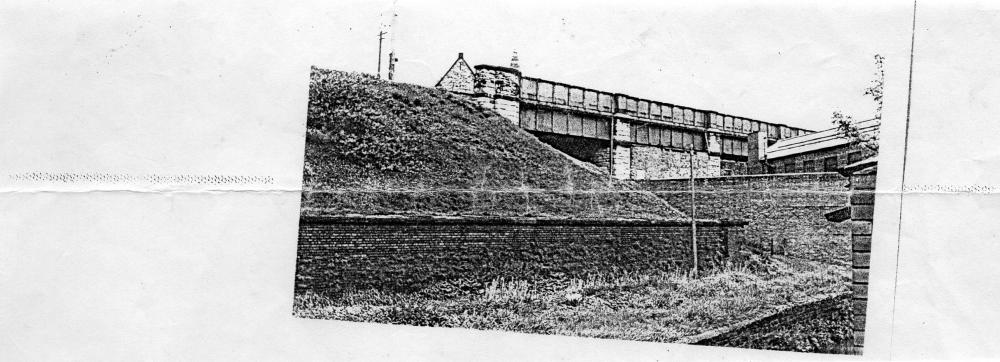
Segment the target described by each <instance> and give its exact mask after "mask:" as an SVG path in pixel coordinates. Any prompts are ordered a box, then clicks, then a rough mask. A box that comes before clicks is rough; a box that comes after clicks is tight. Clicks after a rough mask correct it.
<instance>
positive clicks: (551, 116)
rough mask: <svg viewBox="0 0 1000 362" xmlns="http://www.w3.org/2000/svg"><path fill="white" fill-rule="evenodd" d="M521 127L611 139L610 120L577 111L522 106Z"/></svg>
mask: <svg viewBox="0 0 1000 362" xmlns="http://www.w3.org/2000/svg"><path fill="white" fill-rule="evenodd" d="M520 125H521V128H524V129H526V130H530V131H541V132H552V133H559V134H568V135H571V136H583V137H592V138H599V139H605V140H606V139H610V136H609V135H610V133H611V132H610V130H609V128H608V120H607V119H601V118H594V117H588V116H586V115H580V114H577V113H569V112H559V111H551V110H547V109H534V108H527V107H523V108H521V120H520Z"/></svg>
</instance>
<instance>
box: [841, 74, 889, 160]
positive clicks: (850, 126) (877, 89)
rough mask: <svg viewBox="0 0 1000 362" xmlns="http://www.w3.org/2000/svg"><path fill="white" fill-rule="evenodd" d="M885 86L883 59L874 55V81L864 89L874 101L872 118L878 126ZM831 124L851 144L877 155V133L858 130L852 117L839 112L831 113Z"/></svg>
mask: <svg viewBox="0 0 1000 362" xmlns="http://www.w3.org/2000/svg"><path fill="white" fill-rule="evenodd" d="M884 85H885V57H883V56H882V55H880V54H875V79H872V81H871V84H869V85H868V87H867V88H865V95H867V96H871V97H872V100H874V101H875V117H874V118H872V119H874V120H875V121H876V122H878V123H879V124H881V123H882V89H883V86H884ZM832 122H833V124H834V125H835V126H837V129H838V130H840V133H841V134H843V135H844V136H845V137H847V138H848V139H849V140H851V143H852V144H860V145H861V146H863V147H865V148H867V149H869V150H871V151H872V152H875V153H876V154H878V140H879V131H878V130H875V131H874V132H868V133H864V132H861V130H860V129H858V125H857V123H858V122H857V121H855V120H854V117H852V116H849V115H845V114H843V113H842V112H840V111H833V116H832Z"/></svg>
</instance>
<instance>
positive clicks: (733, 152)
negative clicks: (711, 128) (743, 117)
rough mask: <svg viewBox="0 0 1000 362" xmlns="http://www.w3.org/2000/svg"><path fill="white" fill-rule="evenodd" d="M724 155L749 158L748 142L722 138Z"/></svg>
mask: <svg viewBox="0 0 1000 362" xmlns="http://www.w3.org/2000/svg"><path fill="white" fill-rule="evenodd" d="M719 141H720V142H721V143H722V145H721V146H722V154H723V155H730V156H743V157H746V156H747V153H748V152H747V147H748V145H747V140H745V139H737V138H730V137H721V138H720V140H719Z"/></svg>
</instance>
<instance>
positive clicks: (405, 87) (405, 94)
mask: <svg viewBox="0 0 1000 362" xmlns="http://www.w3.org/2000/svg"><path fill="white" fill-rule="evenodd" d="M306 126H307V127H306V152H305V170H304V174H303V188H304V192H303V199H302V213H303V215H348V214H361V215H388V214H393V215H400V214H401V215H420V216H510V217H555V218H609V217H611V218H642V219H677V218H683V217H684V216H683V214H682V213H681V212H679V211H677V210H676V209H674V208H673V207H671V206H670V205H669V204H668V203H667V202H665V201H664V200H662V199H661V198H658V197H656V196H655V195H653V194H652V193H650V192H647V191H639V190H635V189H634V188H633V187H632V186H631V185H630V184H629V183H622V182H609V180H608V179H609V178H608V176H607V174H602V173H599V172H596V173H595V172H594V171H592V170H588V169H587V168H585V167H581V165H579V164H577V163H575V162H573V161H572V160H570V159H568V158H566V157H564V156H563V155H562V154H560V153H559V152H556V151H555V150H554V149H552V148H551V147H549V146H547V145H546V144H544V143H542V142H540V141H539V140H538V139H537V138H535V137H534V136H532V135H531V134H529V133H527V132H525V131H523V130H521V129H520V128H518V127H517V126H515V125H514V124H512V123H511V122H510V121H509V120H507V119H505V118H503V117H500V116H499V115H497V114H496V113H494V112H492V111H489V110H486V109H483V108H482V107H480V106H479V105H478V104H476V103H474V102H472V101H470V100H467V99H464V98H462V97H460V96H456V95H453V94H451V93H448V92H445V91H441V90H436V89H428V88H424V87H420V86H415V85H409V84H402V83H390V82H385V81H381V80H377V79H373V78H371V77H367V76H363V75H360V74H354V73H343V72H336V71H328V70H322V69H316V68H314V69H313V73H312V78H311V82H310V87H309V109H308V117H307V122H306Z"/></svg>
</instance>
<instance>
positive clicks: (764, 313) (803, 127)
mask: <svg viewBox="0 0 1000 362" xmlns="http://www.w3.org/2000/svg"><path fill="white" fill-rule="evenodd" d="M440 10H441V9H436V8H424V7H419V6H416V5H413V4H411V5H409V6H402V5H399V4H396V3H393V4H391V5H390V6H389V7H388V8H386V9H384V10H383V11H382V12H381V13H380V14H379V16H378V17H374V18H373V19H372V24H378V26H377V27H372V28H371V29H372V30H371V33H372V34H371V35H372V39H370V42H369V43H371V45H375V44H376V41H377V44H378V51H377V53H376V54H377V56H375V57H370V58H374V59H369V60H373V61H376V62H377V65H376V64H372V65H373V66H372V67H370V68H369V69H364V70H352V69H349V70H345V69H333V68H327V67H324V66H322V65H316V66H314V67H312V68H311V71H310V78H309V104H308V113H307V118H306V142H305V158H304V169H303V186H302V187H303V192H302V203H301V219H300V223H299V238H298V256H297V259H296V260H297V266H296V275H295V283H296V284H295V302H294V307H293V308H294V309H293V314H294V315H295V316H298V317H302V318H316V319H334V320H342V321H352V322H366V323H388V324H407V325H416V326H431V327H450V328H468V329H482V330H499V331H510V332H520V333H533V334H554V335H565V336H579V337H594V338H606V339H619V340H633V341H650V342H666V343H684V344H697V345H708V346H727V347H740V348H754V349H773V350H783V351H797V352H817V353H836V354H861V352H862V350H863V345H864V340H865V338H864V329H865V328H864V327H865V324H864V323H865V307H866V304H867V298H868V292H867V290H868V286H867V284H868V274H869V270H868V267H869V259H870V243H871V229H872V214H873V208H874V206H873V204H874V197H873V194H874V189H875V177H876V174H877V173H876V171H877V169H878V151H879V138H880V124H881V122H882V115H881V113H882V105H883V100H882V98H883V84H884V82H885V72H886V69H885V56H886V55H884V53H885V52H890V51H891V52H895V51H896V50H897V49H898V47H885V48H879V47H880V46H885V43H882V42H881V41H884V40H885V39H886V38H891V37H887V36H885V35H880V36H875V37H874V38H875V39H874V40H869V41H868V42H867V43H863V45H859V44H857V43H847V42H845V41H844V40H842V39H837V38H836V37H831V38H832V39H822V40H823V41H822V42H821V41H820V40H816V39H812V38H810V37H811V36H816V35H817V34H823V33H826V32H837V31H847V30H848V27H849V25H846V24H841V25H840V26H833V27H830V25H831V24H809V22H810V20H809V18H810V17H809V15H810V14H808V13H805V14H797V13H795V12H794V11H792V10H790V9H784V8H778V7H775V8H768V7H762V8H759V9H755V11H752V12H750V13H748V14H742V13H737V12H726V11H723V12H720V13H715V14H709V13H698V12H685V11H668V10H667V9H665V8H657V7H656V6H652V5H649V8H648V10H649V12H650V13H648V14H640V13H639V12H638V10H639V9H632V11H630V10H628V9H623V10H622V11H620V12H605V13H604V14H603V15H602V16H603V18H597V17H596V16H597V13H596V12H595V11H594V10H593V9H586V8H583V7H579V8H578V7H575V6H572V5H570V6H567V7H565V8H563V7H558V8H552V9H546V8H544V7H540V8H538V9H524V8H521V9H511V8H507V7H505V6H502V5H499V4H494V5H490V6H471V5H467V6H459V5H456V6H453V7H451V8H450V9H449V10H450V11H449V12H448V13H440ZM546 10H551V11H546ZM491 12H492V14H488V13H491ZM489 15H495V16H489ZM792 15H795V16H799V18H793V16H792ZM899 15H900V19H904V20H905V15H906V14H899ZM435 17H450V18H454V19H456V20H468V19H471V18H477V17H478V18H479V19H481V20H482V22H478V23H475V24H474V23H473V22H471V21H455V22H451V23H444V22H440V23H438V25H435V24H433V22H435V21H436V20H437V19H435ZM778 18H782V19H785V20H784V21H786V22H787V23H789V27H787V28H782V27H781V26H773V27H769V28H765V30H763V31H760V32H754V31H750V30H747V29H745V27H747V26H750V27H752V25H753V24H754V23H755V22H766V21H769V20H773V19H778ZM626 23H630V24H631V25H619V24H626ZM444 24H446V25H444ZM737 24H739V25H737ZM689 25H697V26H689ZM505 28H506V29H510V31H509V33H504V32H503V31H501V29H505ZM786 29H788V30H787V31H789V32H793V33H794V32H801V33H796V34H783V35H784V37H779V38H770V36H772V35H774V34H769V33H772V32H773V33H777V34H780V33H781V32H782V31H783V30H786ZM536 32H537V33H536ZM809 32H815V34H813V33H809ZM461 33H466V34H465V35H464V36H462V35H457V34H461ZM365 35H366V36H367V35H369V34H367V33H366V34H365ZM529 35H535V36H534V37H529ZM890 35H895V34H890ZM489 36H493V37H496V38H497V39H486V38H480V37H489ZM754 37H759V38H754ZM749 39H753V42H754V46H749V47H740V46H736V45H737V43H739V42H742V41H747V40H749ZM804 39H810V40H809V41H810V42H816V44H808V43H804ZM425 42H432V43H433V45H425ZM522 42H523V43H522ZM505 47H506V49H505ZM838 47H841V48H848V47H853V48H850V51H848V52H845V53H842V54H837V55H836V57H835V58H833V59H823V58H818V57H822V56H828V55H827V54H826V53H825V52H824V51H826V50H828V49H840V48H838ZM815 48H823V49H815ZM441 49H451V50H453V52H451V59H448V60H447V61H440V60H444V59H447V58H445V56H447V54H435V53H433V52H437V51H441ZM471 50H478V51H471ZM505 53H506V54H505ZM588 53H589V54H590V55H589V56H586V55H585V54H588ZM902 55H903V54H893V56H902ZM844 58H849V59H844ZM426 59H434V60H435V61H434V62H433V63H431V62H429V61H428V62H423V61H422V60H426ZM742 59H768V60H770V62H771V63H772V64H770V66H769V67H767V68H764V69H758V70H751V69H746V68H745V65H744V64H742V62H741V60H742ZM593 60H599V61H597V62H594V61H593ZM830 63H837V64H840V65H841V66H838V67H830V66H827V65H828V64H830ZM845 64H849V65H850V66H849V67H846V66H843V65H845ZM576 67H579V68H580V69H574V68H576ZM371 68H373V69H371ZM425 68H430V69H429V70H427V69H425ZM407 72H410V74H408V75H407ZM427 73H429V74H427ZM433 74H436V75H437V79H434V77H433V76H431V75H433ZM701 74H705V76H706V77H707V78H708V79H706V80H700V79H698V77H699V75H701ZM772 74H787V75H786V76H784V77H780V78H777V79H775V80H766V79H761V78H765V77H769V76H771V75H772ZM716 88H721V89H716ZM788 92H794V93H797V94H788ZM729 97H732V98H734V99H727V98H729Z"/></svg>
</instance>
